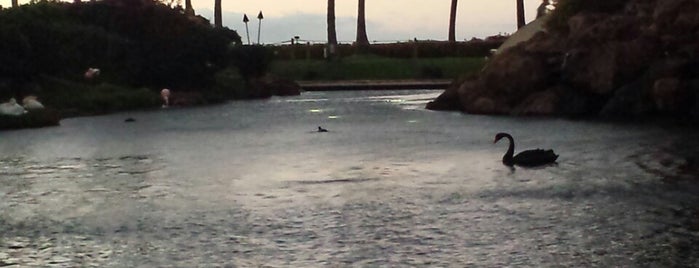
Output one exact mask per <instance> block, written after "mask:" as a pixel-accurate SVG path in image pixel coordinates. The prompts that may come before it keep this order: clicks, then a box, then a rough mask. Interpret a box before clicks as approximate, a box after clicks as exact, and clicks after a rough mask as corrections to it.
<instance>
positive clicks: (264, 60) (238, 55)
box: [231, 45, 273, 80]
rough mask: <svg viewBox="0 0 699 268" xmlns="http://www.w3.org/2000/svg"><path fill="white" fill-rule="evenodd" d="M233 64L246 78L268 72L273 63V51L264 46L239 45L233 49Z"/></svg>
mask: <svg viewBox="0 0 699 268" xmlns="http://www.w3.org/2000/svg"><path fill="white" fill-rule="evenodd" d="M231 54H232V55H231V57H232V59H233V64H234V65H235V66H236V67H237V68H238V70H240V74H241V75H243V78H245V80H250V79H251V78H255V77H260V76H262V75H264V74H265V73H267V70H269V66H270V64H271V63H272V58H273V57H272V51H271V50H270V49H268V48H266V47H264V46H260V45H253V46H238V47H236V48H234V49H233V50H232V53H231Z"/></svg>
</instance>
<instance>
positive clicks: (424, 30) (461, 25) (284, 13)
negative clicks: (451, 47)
mask: <svg viewBox="0 0 699 268" xmlns="http://www.w3.org/2000/svg"><path fill="white" fill-rule="evenodd" d="M19 2H20V4H24V3H28V2H29V1H28V0H20V1H19ZM335 2H336V3H335V14H336V24H337V35H338V36H337V37H338V40H339V41H340V42H352V41H353V40H354V39H355V36H356V18H357V1H356V0H336V1H335ZM182 3H183V5H184V0H182ZM450 3H451V1H450V0H431V1H425V0H367V1H366V19H367V34H368V36H369V40H370V41H379V42H386V41H406V40H412V39H413V38H417V39H420V40H425V39H431V40H446V39H447V32H448V24H449V6H450ZM540 3H541V2H540V1H525V8H526V17H527V21H531V20H532V19H533V18H534V17H535V16H536V8H537V7H538V5H539V4H540ZM213 4H214V1H213V0H192V5H193V6H194V10H195V12H196V13H197V14H199V15H202V16H204V17H206V18H209V19H212V18H213V11H212V10H213ZM0 5H2V6H3V7H8V6H10V0H0ZM222 8H223V13H224V14H223V20H224V26H227V27H229V28H231V29H233V30H236V31H238V33H239V34H240V36H241V37H243V42H247V41H246V33H245V24H244V23H243V22H242V14H243V13H247V14H248V17H250V20H251V22H250V23H249V24H248V27H249V32H250V39H251V41H252V42H253V43H255V42H256V40H257V31H258V20H257V18H256V16H257V13H258V12H259V11H262V12H263V14H264V17H265V18H264V19H263V20H262V34H261V42H262V43H265V44H272V43H279V42H282V41H286V40H289V39H291V38H292V37H293V36H300V38H301V39H302V40H311V41H316V42H323V41H324V40H326V39H327V37H326V35H327V34H326V22H325V13H326V9H327V1H325V0H228V1H226V0H223V3H222ZM515 9H516V1H514V0H489V1H475V0H461V1H459V6H458V12H457V14H458V17H457V27H456V31H457V33H456V35H457V40H468V39H471V38H472V37H480V38H482V37H486V36H490V35H497V34H499V33H512V32H514V31H515V30H516V28H517V27H516V20H515ZM212 22H213V20H212Z"/></svg>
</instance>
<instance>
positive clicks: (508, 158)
mask: <svg viewBox="0 0 699 268" xmlns="http://www.w3.org/2000/svg"><path fill="white" fill-rule="evenodd" d="M505 138H507V140H508V141H509V142H510V146H509V147H508V148H507V152H506V153H505V155H504V156H503V157H502V163H503V164H505V165H508V166H512V165H514V160H513V156H514V154H515V141H514V140H513V139H512V136H510V135H507V136H505Z"/></svg>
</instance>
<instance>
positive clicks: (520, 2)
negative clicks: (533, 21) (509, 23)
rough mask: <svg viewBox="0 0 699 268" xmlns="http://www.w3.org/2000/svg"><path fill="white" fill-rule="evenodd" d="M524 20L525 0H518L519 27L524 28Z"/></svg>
mask: <svg viewBox="0 0 699 268" xmlns="http://www.w3.org/2000/svg"><path fill="white" fill-rule="evenodd" d="M525 24H526V23H525V22H524V0H517V29H519V28H522V27H523V26H524V25H525Z"/></svg>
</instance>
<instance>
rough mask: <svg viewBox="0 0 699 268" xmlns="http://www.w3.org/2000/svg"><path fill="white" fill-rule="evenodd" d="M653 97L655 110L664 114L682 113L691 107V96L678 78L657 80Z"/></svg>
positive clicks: (652, 92) (652, 93)
mask: <svg viewBox="0 0 699 268" xmlns="http://www.w3.org/2000/svg"><path fill="white" fill-rule="evenodd" d="M651 96H652V99H653V103H654V104H655V108H656V109H657V110H658V111H660V112H664V113H673V112H681V111H683V110H686V108H687V106H688V105H689V102H688V101H689V99H688V98H689V94H688V92H687V91H686V90H685V88H684V87H682V84H681V82H680V80H679V79H677V78H674V77H673V78H662V79H658V80H655V82H654V83H653V89H652V91H651Z"/></svg>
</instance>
